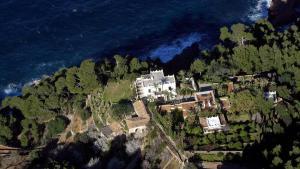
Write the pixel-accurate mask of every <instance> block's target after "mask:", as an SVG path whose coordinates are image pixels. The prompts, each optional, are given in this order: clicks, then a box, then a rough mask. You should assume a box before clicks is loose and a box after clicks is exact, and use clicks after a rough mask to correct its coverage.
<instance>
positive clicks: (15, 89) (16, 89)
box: [3, 83, 22, 96]
mask: <svg viewBox="0 0 300 169" xmlns="http://www.w3.org/2000/svg"><path fill="white" fill-rule="evenodd" d="M21 88H22V84H21V83H18V84H15V83H9V84H8V85H7V86H6V87H5V88H4V89H3V93H4V94H5V95H7V96H12V95H19V94H20V91H21Z"/></svg>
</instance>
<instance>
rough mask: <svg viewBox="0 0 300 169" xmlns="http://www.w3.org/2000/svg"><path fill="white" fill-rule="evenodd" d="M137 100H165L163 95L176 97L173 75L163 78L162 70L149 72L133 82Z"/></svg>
mask: <svg viewBox="0 0 300 169" xmlns="http://www.w3.org/2000/svg"><path fill="white" fill-rule="evenodd" d="M135 85H136V90H137V95H138V97H139V98H146V97H147V98H149V97H152V98H155V99H157V98H166V95H165V93H166V92H168V93H170V96H171V97H174V96H176V95H177V94H176V81H175V76H174V75H169V76H165V75H164V72H163V70H157V71H150V74H146V75H142V76H141V77H139V78H137V79H136V81H135Z"/></svg>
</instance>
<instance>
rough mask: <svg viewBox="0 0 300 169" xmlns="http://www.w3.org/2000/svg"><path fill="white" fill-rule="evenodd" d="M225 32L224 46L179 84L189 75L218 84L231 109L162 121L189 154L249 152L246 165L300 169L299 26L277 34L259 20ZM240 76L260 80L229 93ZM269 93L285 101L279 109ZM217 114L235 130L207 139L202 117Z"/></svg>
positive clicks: (193, 67)
mask: <svg viewBox="0 0 300 169" xmlns="http://www.w3.org/2000/svg"><path fill="white" fill-rule="evenodd" d="M220 32H221V33H220V43H219V44H217V45H216V46H215V47H214V48H213V49H212V50H211V51H203V52H202V53H201V55H200V57H199V59H196V60H195V61H194V62H192V63H191V65H190V70H188V71H186V70H181V71H179V74H178V77H179V78H178V79H179V80H180V77H182V76H183V75H182V74H184V76H185V77H190V76H193V77H194V78H195V80H196V81H199V82H200V83H201V82H210V83H212V82H213V83H216V84H215V85H214V86H213V87H214V88H215V92H216V96H217V97H220V96H228V97H229V100H230V102H231V108H230V109H229V110H228V111H224V110H219V109H218V110H215V111H213V112H203V111H202V112H201V111H200V112H199V111H195V112H194V114H192V115H191V116H190V117H189V118H188V119H187V120H186V121H184V122H182V121H181V120H178V118H174V114H178V113H177V112H176V111H177V110H176V111H175V112H173V113H170V114H159V113H156V118H157V121H159V122H160V123H161V124H162V126H163V127H164V128H165V130H166V131H167V132H168V134H169V135H171V136H172V137H173V138H176V139H175V140H177V144H178V145H179V146H181V147H182V148H184V149H187V150H213V149H217V150H220V149H221V150H224V149H225V150H245V151H244V155H243V158H242V159H243V160H244V161H245V162H248V163H249V164H251V162H250V161H251V160H253V161H254V162H255V163H252V164H256V165H259V166H258V167H270V168H292V167H295V168H299V167H300V163H299V160H300V153H299V151H298V150H299V138H300V135H299V131H297V128H299V118H300V114H299V111H300V102H299V96H300V76H299V73H300V43H299V42H300V30H299V24H296V25H291V26H290V27H288V28H286V29H285V30H284V31H277V30H275V28H274V27H273V26H272V25H271V24H270V23H269V22H268V21H266V20H259V21H257V23H256V24H254V25H251V26H246V25H243V24H235V25H232V26H231V27H230V28H227V27H223V28H221V29H220ZM205 65H206V66H205ZM234 75H255V76H257V77H256V78H254V80H247V79H242V80H241V81H239V82H238V83H236V84H235V86H236V87H235V92H233V93H228V92H227V91H226V89H224V86H226V83H227V82H228V81H229V79H228V77H230V76H234ZM179 90H182V89H179ZM266 90H271V91H277V94H278V96H279V97H281V98H283V101H282V102H280V103H278V104H275V105H274V104H273V102H272V101H268V100H265V99H264V98H263V92H264V91H266ZM183 91H184V90H183ZM216 114H225V115H226V116H227V118H228V120H229V122H230V130H229V131H228V132H225V133H214V134H207V135H203V131H202V130H201V128H199V121H198V118H199V116H202V115H204V116H206V115H216ZM182 126H184V127H182ZM286 138H289V139H288V140H287V139H286ZM207 157H208V156H207ZM207 157H206V158H207ZM211 158H212V160H213V158H217V157H211ZM208 161H209V160H208ZM256 167H257V166H256Z"/></svg>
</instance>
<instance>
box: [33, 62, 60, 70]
mask: <svg viewBox="0 0 300 169" xmlns="http://www.w3.org/2000/svg"><path fill="white" fill-rule="evenodd" d="M61 67H65V63H64V61H53V62H42V63H39V64H38V65H37V66H36V69H38V70H41V69H49V68H55V69H56V68H61Z"/></svg>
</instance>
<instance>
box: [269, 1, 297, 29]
mask: <svg viewBox="0 0 300 169" xmlns="http://www.w3.org/2000/svg"><path fill="white" fill-rule="evenodd" d="M299 7H300V0H272V3H271V6H270V9H269V20H270V21H271V22H272V23H273V24H274V25H281V24H285V23H288V22H291V21H293V20H295V19H296V18H297V17H299V16H300V11H299Z"/></svg>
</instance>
